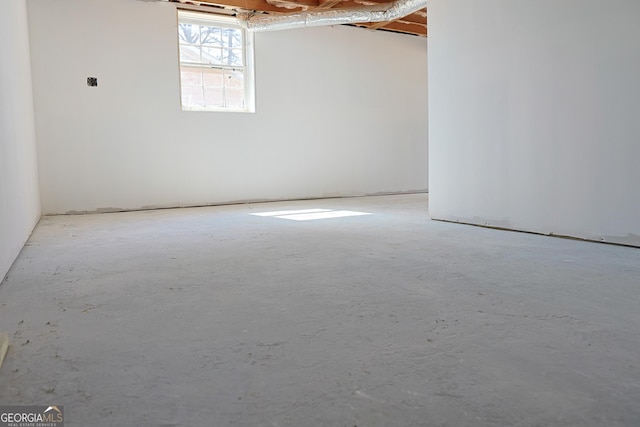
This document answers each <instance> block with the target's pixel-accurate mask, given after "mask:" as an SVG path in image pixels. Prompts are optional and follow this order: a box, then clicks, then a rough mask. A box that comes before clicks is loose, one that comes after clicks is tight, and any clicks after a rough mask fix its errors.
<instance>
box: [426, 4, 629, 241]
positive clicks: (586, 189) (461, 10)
mask: <svg viewBox="0 0 640 427" xmlns="http://www.w3.org/2000/svg"><path fill="white" fill-rule="evenodd" d="M638 17H640V2H638V1H636V0H614V1H601V0H564V1H560V2H558V1H555V0H537V1H523V0H518V1H514V0H432V1H430V3H429V123H430V129H429V137H430V138H429V144H430V153H429V155H430V170H429V173H430V189H429V190H430V191H429V193H430V214H431V216H432V217H433V218H436V219H444V220H450V221H461V222H467V223H473V224H482V225H486V224H488V225H491V226H499V227H507V228H513V229H521V230H530V231H535V232H541V233H555V234H561V235H569V236H574V237H580V238H587V239H595V240H604V241H608V242H617V243H626V244H632V245H639V246H640V185H639V183H640V167H639V165H640V116H639V114H640V25H638Z"/></svg>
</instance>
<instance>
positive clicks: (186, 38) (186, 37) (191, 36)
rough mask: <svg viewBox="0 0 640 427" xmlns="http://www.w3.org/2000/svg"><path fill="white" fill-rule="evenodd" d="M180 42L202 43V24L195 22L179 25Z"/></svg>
mask: <svg viewBox="0 0 640 427" xmlns="http://www.w3.org/2000/svg"><path fill="white" fill-rule="evenodd" d="M178 35H179V37H180V43H189V44H198V43H200V26H199V25H195V24H180V25H179V26H178Z"/></svg>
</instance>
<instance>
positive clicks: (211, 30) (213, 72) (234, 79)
mask: <svg viewBox="0 0 640 427" xmlns="http://www.w3.org/2000/svg"><path fill="white" fill-rule="evenodd" d="M178 40H179V46H180V91H181V98H182V109H183V110H185V111H244V112H253V111H255V107H254V104H255V101H254V91H253V40H252V35H251V33H249V32H247V31H246V30H244V29H243V28H242V27H241V26H240V25H239V24H238V21H237V20H236V19H235V18H233V17H227V16H219V15H212V14H207V13H197V12H187V11H178Z"/></svg>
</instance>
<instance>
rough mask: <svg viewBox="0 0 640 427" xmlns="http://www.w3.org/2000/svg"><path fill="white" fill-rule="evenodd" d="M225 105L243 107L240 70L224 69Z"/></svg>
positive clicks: (242, 78)
mask: <svg viewBox="0 0 640 427" xmlns="http://www.w3.org/2000/svg"><path fill="white" fill-rule="evenodd" d="M224 82H225V95H226V101H227V107H229V108H244V74H243V73H242V72H241V71H232V70H225V71H224Z"/></svg>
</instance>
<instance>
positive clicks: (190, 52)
mask: <svg viewBox="0 0 640 427" xmlns="http://www.w3.org/2000/svg"><path fill="white" fill-rule="evenodd" d="M180 62H197V63H199V62H200V47H198V46H188V45H180Z"/></svg>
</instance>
